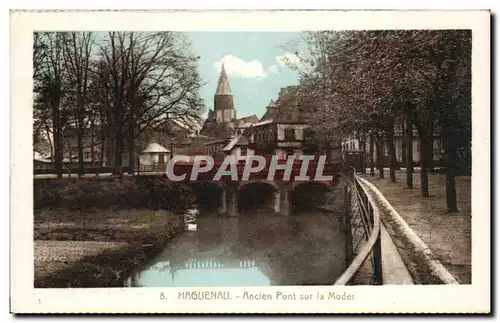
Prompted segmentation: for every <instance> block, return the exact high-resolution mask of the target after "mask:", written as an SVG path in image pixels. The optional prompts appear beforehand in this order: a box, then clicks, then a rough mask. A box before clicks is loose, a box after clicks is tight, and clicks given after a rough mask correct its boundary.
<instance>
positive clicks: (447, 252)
mask: <svg viewBox="0 0 500 323" xmlns="http://www.w3.org/2000/svg"><path fill="white" fill-rule="evenodd" d="M386 173H387V172H386ZM386 177H387V178H386V179H382V180H380V179H377V177H374V178H372V177H371V176H369V175H367V176H366V178H367V179H368V180H370V181H371V182H372V183H373V184H375V185H376V186H377V188H378V189H379V190H380V191H381V192H382V193H383V194H384V196H385V197H386V198H387V200H388V201H389V202H390V203H391V204H392V206H393V207H394V209H395V210H396V211H397V212H398V213H399V215H401V217H403V219H404V220H405V221H406V222H407V223H408V225H409V226H410V227H411V228H412V229H413V231H415V233H417V234H418V235H419V236H420V238H422V240H423V241H424V242H425V243H426V244H427V245H428V246H429V248H430V249H431V250H432V252H433V253H434V254H435V255H436V257H437V258H438V259H439V260H440V261H441V263H442V264H443V265H444V266H445V267H446V268H447V269H448V270H449V271H450V273H451V274H453V275H454V276H455V277H456V278H457V279H458V281H459V282H460V283H463V284H469V283H471V180H470V176H460V177H457V178H456V190H457V201H458V210H459V212H458V213H447V211H446V187H445V176H444V175H442V174H429V193H430V195H431V196H430V197H425V198H424V197H421V196H420V173H415V174H414V175H413V183H414V186H415V188H413V189H408V188H406V174H405V171H404V170H401V171H397V172H396V181H397V182H396V183H391V182H390V180H389V178H388V177H389V174H388V173H387V174H386Z"/></svg>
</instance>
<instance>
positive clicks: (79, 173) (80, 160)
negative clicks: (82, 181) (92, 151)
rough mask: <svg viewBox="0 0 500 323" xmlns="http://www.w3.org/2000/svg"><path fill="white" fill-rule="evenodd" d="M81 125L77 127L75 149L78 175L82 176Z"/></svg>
mask: <svg viewBox="0 0 500 323" xmlns="http://www.w3.org/2000/svg"><path fill="white" fill-rule="evenodd" d="M81 127H83V125H81V124H80V125H79V126H78V129H77V135H76V137H77V138H76V140H77V150H78V177H82V176H83V168H84V166H83V129H81Z"/></svg>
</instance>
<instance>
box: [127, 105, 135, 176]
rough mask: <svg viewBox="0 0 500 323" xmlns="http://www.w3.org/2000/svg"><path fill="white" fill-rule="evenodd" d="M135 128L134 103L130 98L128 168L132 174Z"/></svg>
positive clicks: (133, 168) (133, 169)
mask: <svg viewBox="0 0 500 323" xmlns="http://www.w3.org/2000/svg"><path fill="white" fill-rule="evenodd" d="M135 127H136V124H135V102H134V98H131V104H130V111H129V113H128V166H129V167H130V172H131V173H132V174H135Z"/></svg>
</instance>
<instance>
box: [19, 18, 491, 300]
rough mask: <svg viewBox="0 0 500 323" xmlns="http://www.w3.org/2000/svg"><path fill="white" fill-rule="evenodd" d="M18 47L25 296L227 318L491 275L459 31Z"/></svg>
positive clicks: (250, 34) (194, 33)
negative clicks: (243, 308) (136, 298)
mask: <svg viewBox="0 0 500 323" xmlns="http://www.w3.org/2000/svg"><path fill="white" fill-rule="evenodd" d="M482 17H483V18H485V20H488V19H489V16H488V15H486V16H482ZM30 34H31V41H32V43H31V45H32V46H31V47H32V53H29V55H31V56H30V57H31V59H32V61H31V62H28V61H27V62H26V64H31V65H32V69H31V75H32V88H31V91H32V92H31V93H32V102H31V110H25V111H26V115H27V114H28V113H30V112H29V111H31V116H30V117H31V118H29V117H28V118H27V119H25V122H24V123H23V124H22V132H23V135H24V136H25V137H29V138H27V139H26V141H25V142H29V141H30V140H31V150H30V154H31V156H32V159H33V164H32V165H33V168H32V174H31V176H32V182H31V183H23V188H22V189H21V190H22V191H24V192H25V194H27V192H28V191H30V190H31V191H32V194H33V195H31V193H30V194H29V196H32V203H33V204H30V203H31V201H30V202H29V203H27V202H28V201H26V200H25V201H24V202H23V203H25V204H26V206H25V207H24V209H25V210H26V208H27V205H31V208H32V217H25V221H31V224H32V227H31V225H30V230H32V236H31V237H29V239H32V243H33V248H32V252H33V254H32V255H33V256H32V258H31V257H28V258H29V259H31V260H30V261H31V263H32V268H33V276H32V281H31V284H30V285H31V286H28V287H29V288H34V290H46V291H47V292H49V291H51V292H52V291H54V290H75V288H76V290H81V289H83V290H87V291H88V292H87V291H84V292H82V293H87V294H85V295H92V290H93V289H96V288H97V289H99V290H100V289H103V288H104V289H109V290H121V291H124V290H125V291H127V290H134V291H137V290H141V289H144V290H148V289H147V288H151V287H153V288H160V289H158V290H157V292H155V296H154V297H155V299H156V298H158V300H160V299H161V300H163V299H165V300H167V299H172V298H175V299H176V301H179V302H180V301H193V300H196V301H198V302H200V301H203V300H205V301H218V302H221V301H225V302H226V303H225V304H228V305H229V304H230V303H229V302H230V301H231V300H239V301H246V302H251V301H257V300H273V301H289V302H294V301H297V302H299V301H304V302H306V301H309V302H313V299H314V300H318V301H320V300H323V298H324V299H327V300H329V301H330V302H333V301H337V302H349V301H353V302H354V299H360V295H357V294H359V293H356V292H354V291H353V290H351V289H349V288H356V286H358V287H362V286H364V287H371V286H374V285H376V286H384V288H386V287H389V286H393V287H397V286H403V285H405V286H415V285H425V286H429V287H431V286H435V288H440V287H439V286H461V285H462V286H472V285H473V284H475V283H477V282H475V280H473V279H472V278H473V276H474V277H478V276H476V275H477V273H475V274H474V275H473V274H472V273H473V272H476V271H478V270H479V271H480V272H483V273H485V274H487V275H486V276H484V275H483V274H481V273H479V274H478V275H480V276H481V275H483V276H484V277H483V278H484V279H489V278H488V277H489V271H484V268H478V267H476V266H474V268H473V266H472V263H473V261H472V258H473V252H472V251H473V250H472V247H471V246H472V244H473V241H474V243H475V241H476V240H475V239H479V238H481V237H479V236H478V234H481V233H480V232H478V231H475V234H474V235H473V234H472V213H473V212H472V210H473V205H472V203H471V201H472V195H473V192H472V188H473V186H474V185H472V174H473V171H472V170H473V167H472V166H473V165H474V163H476V160H477V158H484V157H486V156H489V155H487V154H488V152H487V151H483V152H482V154H483V155H482V156H484V157H481V155H477V154H478V153H479V150H478V147H479V146H475V147H474V153H475V155H474V156H473V137H474V136H475V132H476V131H479V130H477V129H476V127H483V124H479V123H477V122H473V118H474V113H473V112H474V111H476V113H477V112H479V111H483V112H482V113H485V114H487V115H489V106H485V107H480V108H478V107H477V106H475V103H474V102H476V101H474V99H473V69H472V67H473V64H472V61H473V55H475V54H474V51H475V50H476V48H477V47H473V42H474V37H475V35H476V34H475V33H474V32H473V30H472V28H471V27H469V28H461V27H460V28H428V29H426V28H375V29H372V28H350V29H349V28H347V29H345V28H344V29H340V28H331V29H327V28H319V29H313V28H311V29H306V28H304V29H298V30H290V31H283V30H260V29H257V30H252V29H248V30H240V29H238V30H220V31H217V30H212V29H209V28H206V29H205V30H204V29H203V28H200V29H197V30H186V31H182V30H178V29H175V28H172V29H170V30H165V29H163V28H159V29H158V30H151V28H149V29H148V30H144V29H140V28H138V29H136V30H135V29H131V28H128V29H126V31H124V30H123V29H121V28H116V29H115V30H108V29H107V28H102V29H99V28H95V29H94V28H93V29H86V30H78V29H71V28H67V29H60V28H59V29H53V28H46V29H43V28H40V29H36V28H35V29H33V30H32V31H31V32H30ZM488 39H489V37H488ZM483 47H484V46H483ZM25 55H28V54H26V53H25ZM486 78H488V75H486ZM476 81H477V82H479V80H478V78H474V82H476ZM487 85H488V87H487V89H488V91H489V83H487ZM483 92H484V91H483ZM484 99H486V100H487V98H484ZM23 108H24V107H23ZM26 109H29V107H27V108H26ZM486 117H487V118H488V119H487V122H488V125H489V117H488V116H486ZM29 120H31V123H29V122H30V121H29ZM473 124H474V127H473ZM30 128H31V133H29V129H30ZM18 131H21V129H18ZM487 138H488V140H489V134H487ZM13 140H14V141H13V142H14V143H15V142H16V138H14V139H13ZM474 144H475V142H474ZM487 146H488V145H487ZM482 147H484V145H483V146H482ZM29 148H30V147H23V152H24V153H23V156H28V153H27V151H28V150H29ZM28 157H29V156H28ZM26 158H27V157H26ZM488 159H489V157H488ZM23 162H24V165H28V164H27V160H24V161H23ZM488 163H489V161H488ZM30 166H31V165H28V166H27V167H30ZM475 167H476V166H475ZM28 169H29V168H25V169H24V172H26V171H27V170H28ZM474 169H476V168H474ZM483 171H486V169H483ZM474 175H475V176H476V173H474ZM24 176H25V177H23V178H27V177H26V176H27V175H24ZM488 176H489V175H488ZM483 178H484V176H483ZM20 184H21V183H20V182H17V184H16V185H20ZM475 193H477V192H475ZM485 193H487V195H489V191H485ZM479 194H481V193H479ZM13 198H14V197H13ZM474 215H475V217H481V218H482V219H483V220H482V221H486V222H488V221H489V212H488V213H484V212H482V213H474ZM12 216H15V209H14V213H13V215H12ZM26 216H28V214H26ZM478 228H479V227H476V228H475V230H477V229H478ZM479 229H481V230H482V229H485V230H487V231H486V232H487V233H489V225H488V226H487V227H485V226H484V225H482V227H481V228H479ZM15 231H16V228H15V227H11V232H15ZM473 237H474V239H473ZM485 237H488V235H486V236H485ZM25 239H26V240H25V241H26V243H28V241H27V239H28V237H25ZM486 242H487V241H485V243H486ZM29 243H31V242H29ZM488 243H489V242H488ZM18 256H19V255H16V257H18ZM483 256H484V257H489V252H488V253H485V254H484V255H483ZM27 261H28V260H26V263H27ZM488 261H489V258H488ZM26 279H28V277H26ZM25 284H26V285H27V283H25ZM487 285H489V280H488V283H487ZM320 286H330V290H328V292H326V290H325V292H322V293H321V294H320V292H319V289H317V291H318V292H317V293H316V292H314V293H313V292H311V293H301V292H299V291H300V290H297V291H295V290H294V289H293V288H299V287H300V288H308V287H314V288H317V287H320ZM336 286H338V288H344V289H335V288H337V287H336ZM232 287H239V288H240V289H231V288H232ZM271 287H273V288H278V289H273V290H267V289H266V288H271ZM280 287H286V289H283V290H281V289H279V288H280ZM162 288H163V289H162ZM227 288H229V289H227ZM241 288H242V289H241ZM248 288H249V289H248ZM445 288H446V287H445ZM155 290H156V289H155ZM314 290H315V289H311V290H310V291H314ZM308 291H309V290H308ZM44 293H45V292H44ZM44 295H49V294H44ZM81 295H83V294H81ZM483 296H485V297H487V295H483ZM289 304H290V305H291V303H289ZM290 305H288V306H290ZM226 306H227V305H226ZM249 306H250V304H249ZM292 306H293V305H292Z"/></svg>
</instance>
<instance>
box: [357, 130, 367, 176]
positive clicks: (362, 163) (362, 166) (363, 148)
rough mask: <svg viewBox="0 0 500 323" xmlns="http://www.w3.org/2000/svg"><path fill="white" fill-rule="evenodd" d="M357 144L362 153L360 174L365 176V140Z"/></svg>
mask: <svg viewBox="0 0 500 323" xmlns="http://www.w3.org/2000/svg"><path fill="white" fill-rule="evenodd" d="M365 138H366V137H365ZM359 144H360V145H361V150H362V151H363V156H362V158H361V174H363V175H366V141H365V139H362V140H360V141H359Z"/></svg>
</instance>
